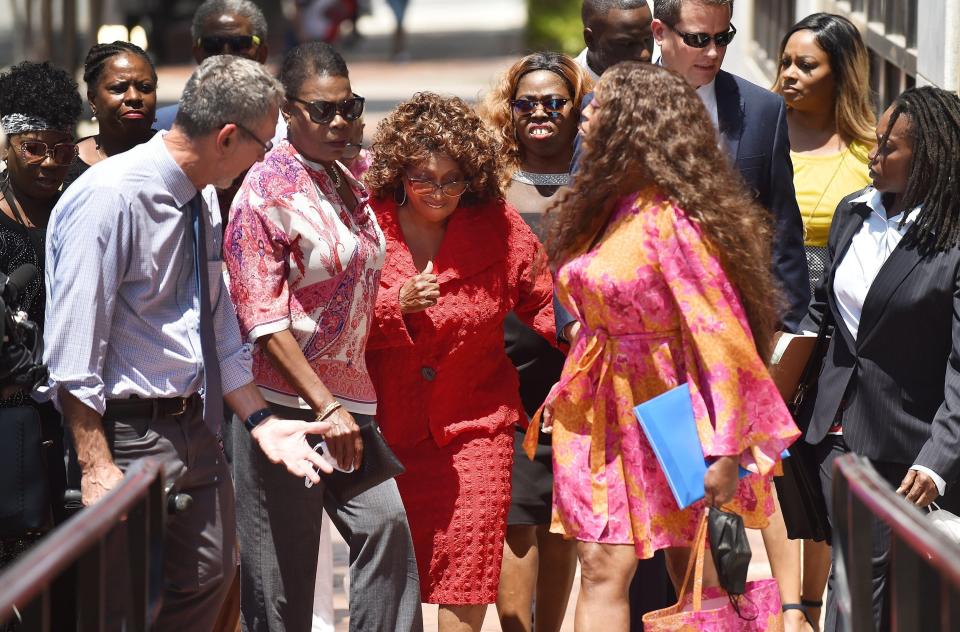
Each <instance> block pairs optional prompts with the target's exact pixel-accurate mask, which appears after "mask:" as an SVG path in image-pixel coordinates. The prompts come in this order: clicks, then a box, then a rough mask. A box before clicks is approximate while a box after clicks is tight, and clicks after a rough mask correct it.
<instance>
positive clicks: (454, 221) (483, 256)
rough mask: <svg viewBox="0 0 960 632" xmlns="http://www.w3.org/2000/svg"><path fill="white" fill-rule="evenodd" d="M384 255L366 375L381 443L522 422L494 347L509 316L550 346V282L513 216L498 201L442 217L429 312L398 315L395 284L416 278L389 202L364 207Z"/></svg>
mask: <svg viewBox="0 0 960 632" xmlns="http://www.w3.org/2000/svg"><path fill="white" fill-rule="evenodd" d="M371 204H372V206H373V209H374V212H375V213H376V215H377V221H378V222H379V223H380V228H381V229H382V230H383V234H384V236H385V237H386V241H387V256H386V261H385V263H384V266H383V272H382V274H381V276H380V289H379V292H378V294H377V306H376V311H375V317H374V323H373V327H372V328H371V331H370V338H369V339H368V341H367V369H368V370H369V372H370V377H371V378H372V379H373V384H374V387H375V388H376V391H377V421H378V423H379V424H380V428H381V429H382V431H383V434H384V436H385V438H386V439H387V442H388V443H390V444H391V445H395V446H399V445H408V446H410V445H414V444H416V443H419V442H421V441H423V440H424V439H426V438H427V437H429V436H431V435H432V437H433V439H434V441H436V443H437V445H441V446H442V445H446V444H448V443H450V441H451V440H452V439H453V438H454V437H456V436H457V435H459V434H461V433H464V432H470V431H486V432H494V431H496V430H498V429H500V428H503V427H506V426H511V425H513V424H515V423H519V422H520V421H521V419H522V420H524V421H525V420H526V415H525V414H524V413H523V407H522V405H521V403H520V394H519V382H518V380H517V371H516V369H514V367H513V365H512V364H511V362H510V360H509V358H507V354H506V352H505V351H504V346H503V320H504V318H505V317H506V315H507V314H508V313H509V312H510V311H511V310H512V311H514V312H515V313H516V314H517V316H519V317H520V319H521V320H522V321H523V322H525V323H527V324H528V325H529V326H530V327H532V328H533V329H534V330H535V331H536V332H538V333H539V334H540V335H541V336H543V337H544V338H546V339H547V340H549V341H551V343H554V341H555V340H556V335H555V326H554V318H553V305H552V301H551V298H552V296H553V281H552V279H551V276H550V271H549V267H548V266H547V260H546V254H545V253H544V250H543V246H541V245H540V242H539V241H538V240H537V238H536V236H535V235H534V234H533V232H531V230H530V228H529V227H527V225H526V223H525V222H524V221H523V220H522V219H521V218H520V215H519V214H518V213H517V212H516V211H515V210H514V209H513V207H511V206H509V205H508V204H507V203H506V202H504V201H502V200H498V201H495V202H489V203H487V204H483V205H479V206H472V207H467V206H461V207H460V208H458V209H457V210H456V211H454V213H453V215H451V217H450V220H449V223H448V224H447V232H446V234H445V235H444V238H443V243H441V245H440V251H439V252H438V253H437V257H436V259H435V260H434V262H433V265H434V272H435V273H436V274H437V277H438V280H439V282H440V299H439V301H438V302H437V304H436V305H434V306H433V307H431V308H429V309H427V310H424V311H422V312H417V313H415V314H407V315H403V314H401V312H400V298H399V297H400V286H401V285H403V283H404V282H405V281H406V280H407V279H409V278H410V277H411V276H413V275H414V274H416V273H417V269H416V268H415V267H414V264H413V258H412V256H411V254H410V251H409V249H408V248H407V244H406V242H405V241H404V239H403V233H402V232H401V230H400V224H399V222H398V220H397V207H396V204H395V203H394V202H393V200H386V199H377V200H371Z"/></svg>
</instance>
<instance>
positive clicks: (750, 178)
mask: <svg viewBox="0 0 960 632" xmlns="http://www.w3.org/2000/svg"><path fill="white" fill-rule="evenodd" d="M714 86H715V89H716V94H717V122H718V124H719V128H720V137H721V139H722V143H723V146H724V148H725V149H726V150H727V155H728V156H729V157H730V160H731V161H732V162H733V164H734V165H735V166H736V168H737V170H738V171H739V172H740V175H741V177H742V178H743V180H744V182H745V183H746V185H747V187H748V188H749V189H751V190H752V191H753V192H754V195H756V198H757V202H759V203H760V205H761V206H763V207H764V208H765V209H767V210H768V211H770V214H771V215H772V216H773V218H772V219H773V228H774V241H773V272H774V274H775V275H776V277H777V280H778V281H779V282H780V286H781V288H782V289H783V293H784V298H785V299H786V306H785V307H786V312H785V313H784V314H783V318H782V323H783V327H784V329H786V330H787V331H796V330H797V327H798V326H799V324H800V321H801V319H802V318H803V316H804V314H805V313H806V311H807V305H808V304H809V302H810V281H809V277H808V272H807V257H806V254H805V253H804V250H803V222H802V220H801V218H800V209H799V207H798V206H797V196H796V193H795V192H794V189H793V163H792V162H791V161H790V139H789V137H788V136H787V107H786V105H785V104H784V102H783V99H782V98H781V97H780V96H779V95H776V94H774V93H772V92H770V91H769V90H766V89H764V88H761V87H760V86H758V85H755V84H753V83H750V82H749V81H747V80H746V79H743V78H741V77H738V76H736V75H732V74H730V73H729V72H725V71H723V70H721V71H720V72H719V73H718V74H717V79H716V83H715V84H714Z"/></svg>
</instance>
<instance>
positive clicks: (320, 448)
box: [303, 441, 353, 489]
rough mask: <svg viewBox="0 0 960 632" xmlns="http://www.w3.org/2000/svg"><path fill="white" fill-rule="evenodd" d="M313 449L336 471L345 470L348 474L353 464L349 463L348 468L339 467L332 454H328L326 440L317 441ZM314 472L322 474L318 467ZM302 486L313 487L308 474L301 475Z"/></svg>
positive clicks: (328, 449)
mask: <svg viewBox="0 0 960 632" xmlns="http://www.w3.org/2000/svg"><path fill="white" fill-rule="evenodd" d="M313 449H314V450H316V451H317V452H319V453H320V457H321V458H322V459H323V460H324V461H326V462H327V463H329V464H330V467H332V468H333V469H335V470H336V471H338V472H345V473H347V474H349V473H350V472H352V471H353V465H352V464H351V465H350V468H349V469H344V468H342V467H340V464H339V463H337V460H336V459H335V458H333V455H332V454H330V448H328V447H327V442H326V441H321V442H320V443H318V444H317V445H315V446H313ZM314 472H316V473H317V474H318V475H321V476H322V474H321V472H320V469H319V468H317V469H315V470H314ZM303 486H304V487H306V488H307V489H310V488H311V487H313V481H311V480H310V477H309V476H304V477H303Z"/></svg>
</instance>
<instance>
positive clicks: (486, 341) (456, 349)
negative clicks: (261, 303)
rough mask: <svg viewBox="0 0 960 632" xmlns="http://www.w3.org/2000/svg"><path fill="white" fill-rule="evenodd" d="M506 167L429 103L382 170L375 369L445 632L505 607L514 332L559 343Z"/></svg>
mask: <svg viewBox="0 0 960 632" xmlns="http://www.w3.org/2000/svg"><path fill="white" fill-rule="evenodd" d="M499 156H500V148H499V145H498V144H497V142H496V140H495V139H494V137H493V135H492V134H491V133H490V132H489V131H488V130H487V129H486V128H485V127H484V125H483V123H482V121H481V120H480V118H479V116H477V114H476V113H474V112H473V110H472V109H471V108H470V107H469V106H468V105H467V104H466V103H464V102H463V101H462V100H460V99H457V98H442V97H439V96H437V95H435V94H431V93H420V94H417V95H416V96H414V97H413V99H411V100H409V101H407V102H405V103H402V104H400V105H399V106H398V107H397V108H396V109H395V110H394V111H393V112H392V113H391V114H390V115H389V116H388V117H387V118H386V119H384V120H383V121H382V122H381V123H380V126H379V127H378V129H377V134H376V136H375V138H374V142H373V164H372V165H371V167H370V171H368V172H367V183H368V186H369V187H370V193H371V195H372V196H373V206H374V208H375V209H376V212H377V219H378V220H379V222H380V226H381V228H382V229H383V232H384V235H385V236H386V240H387V257H386V263H385V264H384V268H383V275H382V276H381V279H380V291H379V294H378V296H377V306H376V312H375V314H376V319H375V322H374V327H373V330H372V331H371V334H370V340H369V342H368V344H367V349H368V351H367V364H368V366H369V368H370V373H371V376H372V377H373V382H374V386H375V387H376V390H377V394H378V395H379V396H380V411H379V414H378V419H379V420H380V423H381V428H382V429H383V433H384V436H385V438H386V439H387V442H388V443H389V444H390V446H391V447H392V448H393V450H394V451H395V452H396V454H397V456H398V457H399V458H400V460H401V461H402V462H403V464H404V466H405V467H406V470H407V471H406V473H404V474H402V475H401V476H399V477H398V478H397V484H398V485H399V486H400V495H401V496H402V497H403V502H404V506H406V507H407V513H408V517H409V520H410V528H411V531H412V532H413V541H414V548H415V550H416V553H417V563H418V566H419V569H420V578H421V594H422V597H423V601H425V602H428V603H435V604H440V610H439V622H438V624H439V629H440V630H441V631H442V632H451V631H461V630H463V631H466V630H473V631H476V630H479V629H480V625H481V624H482V622H483V617H484V612H485V611H486V605H487V604H490V603H493V602H494V601H496V598H497V585H498V583H499V579H500V565H501V560H502V558H503V542H504V532H505V530H506V518H507V509H508V508H509V506H510V468H511V464H512V462H513V437H514V428H515V426H516V425H517V424H518V423H521V420H523V419H524V418H525V415H524V412H523V406H522V403H521V400H520V395H519V388H518V380H517V373H516V370H515V369H514V368H513V366H512V365H511V363H510V359H509V358H508V357H507V354H506V351H505V350H504V346H503V325H504V320H505V319H506V317H507V314H508V313H509V312H511V311H513V312H514V313H515V314H516V315H517V317H518V318H519V320H520V321H521V322H523V323H525V324H526V325H527V326H529V327H531V328H533V330H534V331H536V332H537V333H538V334H539V335H540V336H542V337H543V338H544V339H546V340H549V341H553V340H555V332H554V325H553V308H552V305H551V296H552V291H553V286H552V283H551V280H550V271H549V269H548V268H547V265H546V259H545V255H544V251H543V248H542V247H541V246H540V243H539V241H537V238H536V236H535V235H534V234H533V232H532V231H531V230H530V228H529V227H528V226H527V224H526V223H524V221H523V219H522V218H521V217H520V215H519V214H518V213H517V212H516V211H515V210H514V209H513V208H512V207H510V206H509V205H508V204H507V203H506V202H505V201H504V199H503V192H502V190H501V186H500V181H499V174H500V158H499Z"/></svg>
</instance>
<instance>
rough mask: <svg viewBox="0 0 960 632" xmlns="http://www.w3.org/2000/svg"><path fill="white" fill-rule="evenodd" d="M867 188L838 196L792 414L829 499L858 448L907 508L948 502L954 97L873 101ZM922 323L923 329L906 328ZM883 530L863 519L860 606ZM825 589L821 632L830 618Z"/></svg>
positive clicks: (880, 559)
mask: <svg viewBox="0 0 960 632" xmlns="http://www.w3.org/2000/svg"><path fill="white" fill-rule="evenodd" d="M876 137H877V148H876V149H874V150H873V151H872V152H871V154H870V176H871V178H872V179H873V184H872V186H868V187H866V188H865V189H863V190H861V191H858V192H856V193H853V194H851V195H848V196H847V197H846V198H844V199H843V200H842V201H841V202H840V204H839V206H838V207H837V211H836V214H835V216H834V219H833V224H832V226H831V227H830V237H829V239H828V242H827V267H826V270H825V274H824V277H823V279H822V280H821V282H820V284H819V285H818V287H817V289H816V292H815V294H814V299H813V301H812V302H811V304H810V311H809V314H808V316H807V318H806V319H805V321H804V328H805V329H811V330H816V329H817V328H818V327H820V326H824V327H832V328H833V336H832V338H831V340H830V345H829V347H828V349H827V353H826V357H825V359H824V362H823V366H822V369H821V373H820V378H819V384H818V392H817V396H816V398H815V399H813V400H812V401H810V402H809V405H808V406H807V407H806V408H807V410H803V411H801V415H800V419H801V425H802V426H803V425H806V424H804V423H803V422H808V425H807V431H806V437H805V438H806V441H807V442H808V443H811V444H813V445H815V446H816V447H817V453H818V456H819V460H820V463H821V466H820V476H821V482H822V484H823V491H824V494H825V496H826V498H827V508H828V510H829V509H830V508H831V507H832V505H831V499H830V492H831V474H832V471H833V461H834V460H835V459H836V458H837V457H839V456H840V455H842V454H844V453H847V452H853V453H855V454H859V455H861V456H864V457H867V458H868V459H870V462H871V464H872V465H873V466H874V468H875V469H876V470H877V471H878V472H879V473H880V475H881V476H883V477H884V478H885V479H886V480H887V481H888V482H889V483H890V484H891V485H892V486H893V487H895V488H896V489H897V492H898V493H900V494H902V495H903V496H905V497H906V499H907V500H908V501H909V502H911V503H913V504H916V505H917V506H918V507H926V506H928V505H929V504H930V503H931V502H932V501H934V500H936V501H937V503H938V504H939V505H940V507H942V508H944V509H950V510H951V511H957V507H958V506H960V494H958V493H956V491H955V488H954V485H955V484H956V482H957V480H958V478H960V298H958V297H960V161H958V159H960V98H958V97H957V95H956V94H953V93H950V92H947V91H946V90H941V89H939V88H934V87H930V86H925V87H922V88H912V89H910V90H907V91H906V92H904V93H903V94H901V95H900V96H899V97H898V98H897V99H896V100H895V101H894V102H893V104H892V105H891V106H890V107H889V108H888V109H887V111H886V112H884V114H883V116H882V117H881V118H880V122H879V123H878V124H877V129H876ZM918 323H921V324H922V326H919V327H918V326H917V324H918ZM889 540H890V534H889V530H888V529H887V528H886V527H884V526H883V525H882V524H880V523H879V522H877V523H875V524H874V534H873V537H872V541H873V553H872V556H873V595H874V597H873V599H874V602H873V609H874V619H875V624H876V625H877V626H878V629H881V630H883V629H887V627H888V625H889V605H888V603H887V600H886V598H885V591H886V571H887V567H888V560H889V551H890V543H889ZM830 586H831V590H830V591H829V593H828V598H827V612H826V623H825V626H824V629H825V630H833V629H836V627H837V625H838V621H837V607H836V606H837V604H836V599H835V594H834V591H833V577H831V579H830Z"/></svg>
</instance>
